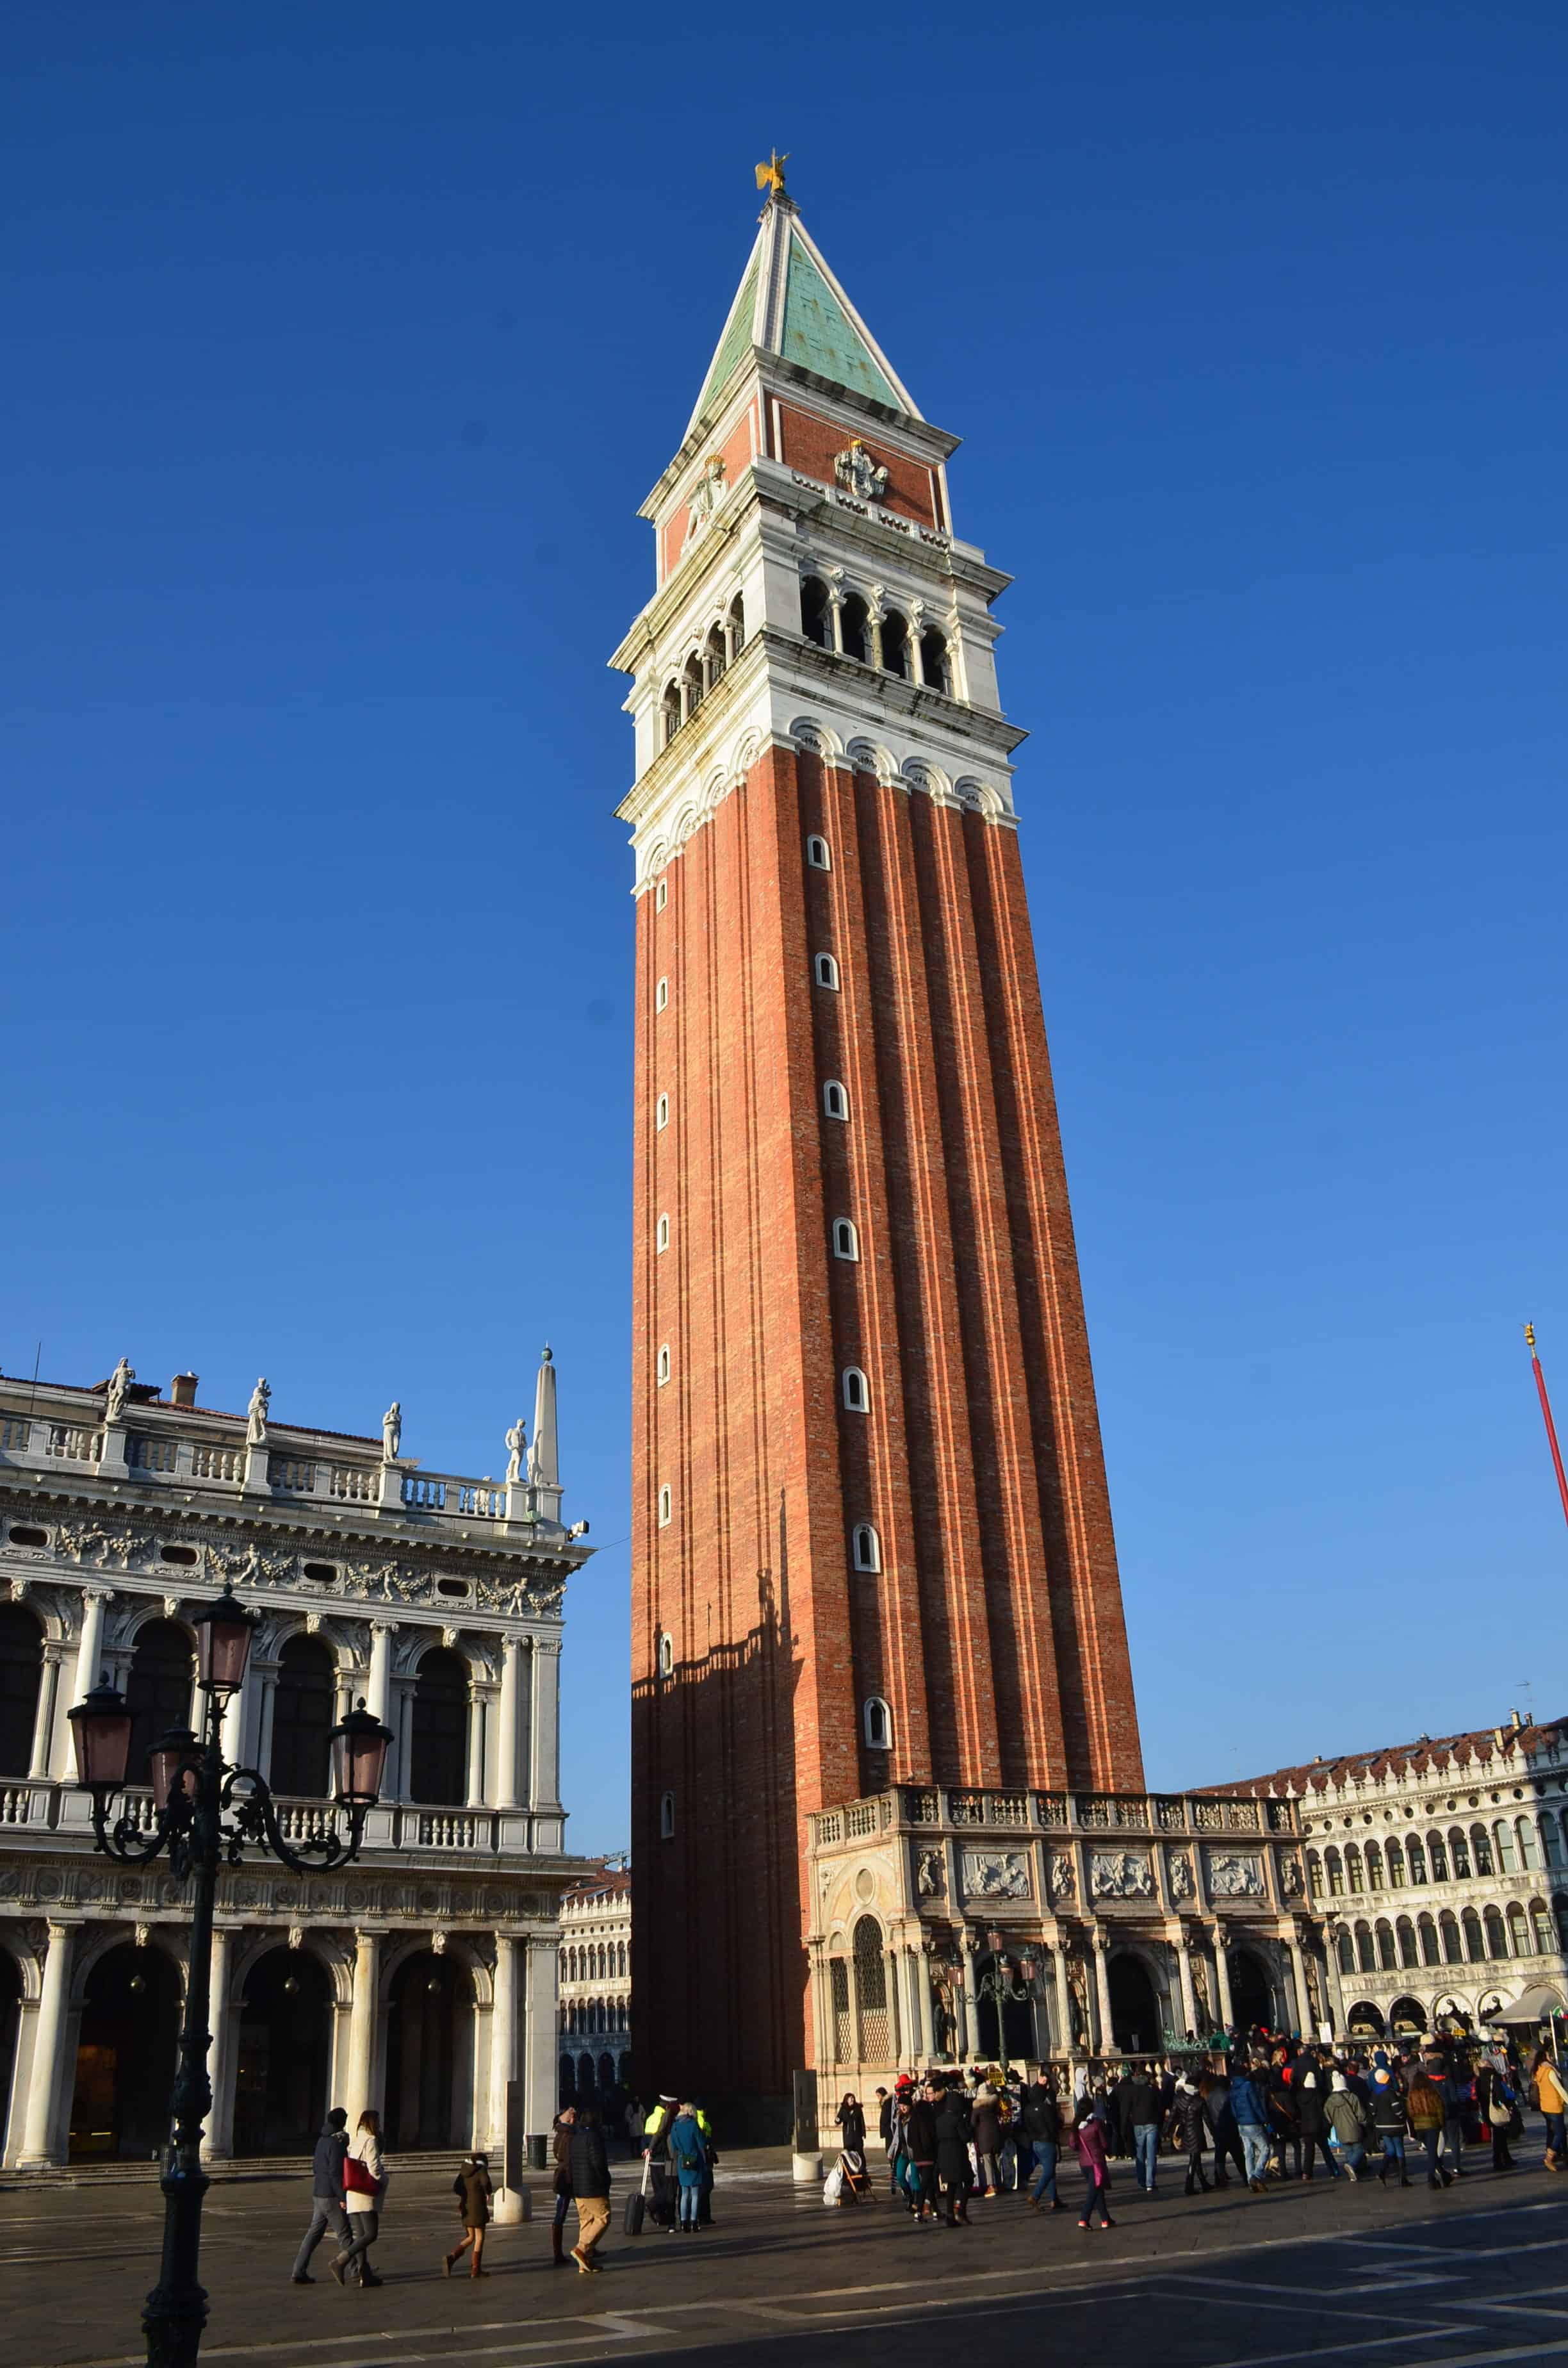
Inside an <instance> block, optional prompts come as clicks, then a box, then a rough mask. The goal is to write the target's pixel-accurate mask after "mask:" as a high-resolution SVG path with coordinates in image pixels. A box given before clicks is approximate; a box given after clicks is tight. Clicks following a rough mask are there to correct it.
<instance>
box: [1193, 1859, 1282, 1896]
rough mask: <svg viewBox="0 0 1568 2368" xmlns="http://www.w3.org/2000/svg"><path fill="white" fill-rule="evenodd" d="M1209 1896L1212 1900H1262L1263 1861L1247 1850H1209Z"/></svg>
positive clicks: (1264, 1890)
mask: <svg viewBox="0 0 1568 2368" xmlns="http://www.w3.org/2000/svg"><path fill="white" fill-rule="evenodd" d="M1207 1857H1208V1863H1209V1895H1210V1898H1211V1899H1261V1898H1262V1897H1263V1896H1264V1895H1265V1892H1266V1889H1267V1885H1266V1884H1265V1883H1264V1880H1263V1861H1262V1860H1261V1858H1258V1857H1256V1855H1255V1854H1254V1853H1253V1852H1252V1851H1250V1850H1209V1851H1208V1853H1207Z"/></svg>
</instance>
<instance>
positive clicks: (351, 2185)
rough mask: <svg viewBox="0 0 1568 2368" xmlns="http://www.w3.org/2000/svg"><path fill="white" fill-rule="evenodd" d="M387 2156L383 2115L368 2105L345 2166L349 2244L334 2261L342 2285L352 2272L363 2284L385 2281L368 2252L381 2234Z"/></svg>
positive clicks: (345, 2197) (344, 2200)
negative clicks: (379, 2275) (382, 2147)
mask: <svg viewBox="0 0 1568 2368" xmlns="http://www.w3.org/2000/svg"><path fill="white" fill-rule="evenodd" d="M386 2165H387V2158H386V2156H385V2155H384V2153H383V2152H382V2150H381V2115H380V2113H377V2112H371V2111H369V2108H367V2110H366V2111H365V2112H362V2113H361V2114H360V2116H359V2126H358V2129H357V2130H356V2132H355V2134H354V2143H353V2145H352V2146H350V2147H349V2149H348V2153H347V2158H346V2159H345V2162H344V2165H343V2202H344V2206H345V2208H346V2210H347V2214H348V2243H347V2247H346V2248H345V2249H344V2250H343V2251H342V2252H341V2253H339V2254H338V2256H337V2258H336V2260H335V2261H334V2262H333V2264H332V2274H333V2276H334V2277H335V2279H336V2280H337V2283H338V2284H339V2285H343V2284H345V2283H347V2278H348V2275H349V2273H350V2271H352V2273H353V2275H354V2277H355V2278H356V2279H357V2281H358V2283H359V2284H360V2285H362V2286H379V2285H381V2283H383V2281H382V2280H381V2278H379V2277H377V2275H376V2273H375V2271H374V2270H372V2269H371V2267H370V2262H369V2251H370V2248H371V2246H372V2245H373V2244H374V2243H375V2241H376V2238H377V2237H379V2236H380V2234H381V2206H382V2204H383V2203H384V2202H385V2200H386V2192H387V2180H388V2177H389V2173H388V2170H387V2167H386Z"/></svg>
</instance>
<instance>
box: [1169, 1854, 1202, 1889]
mask: <svg viewBox="0 0 1568 2368" xmlns="http://www.w3.org/2000/svg"><path fill="white" fill-rule="evenodd" d="M1166 1864H1167V1866H1168V1867H1169V1869H1170V1879H1171V1897H1172V1898H1173V1899H1196V1897H1197V1896H1198V1885H1197V1884H1196V1883H1195V1882H1194V1880H1193V1874H1192V1860H1191V1857H1190V1856H1189V1854H1188V1853H1187V1851H1186V1850H1172V1851H1171V1852H1170V1855H1169V1857H1168V1859H1167V1861H1166Z"/></svg>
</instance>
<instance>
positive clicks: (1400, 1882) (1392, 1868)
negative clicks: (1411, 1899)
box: [1388, 1842, 1421, 1891]
mask: <svg viewBox="0 0 1568 2368" xmlns="http://www.w3.org/2000/svg"><path fill="white" fill-rule="evenodd" d="M1411 1847H1412V1849H1415V1850H1419V1849H1420V1847H1421V1845H1420V1844H1419V1842H1415V1843H1412V1845H1411ZM1388 1870H1389V1889H1390V1890H1391V1891H1403V1888H1404V1852H1403V1850H1401V1848H1400V1846H1399V1844H1398V1843H1397V1842H1390V1844H1389V1846H1388Z"/></svg>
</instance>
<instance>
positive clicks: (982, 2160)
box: [823, 2039, 1568, 2229]
mask: <svg viewBox="0 0 1568 2368" xmlns="http://www.w3.org/2000/svg"><path fill="white" fill-rule="evenodd" d="M1527 2099H1528V2101H1529V2102H1530V2103H1531V2104H1533V2105H1534V2106H1535V2107H1536V2109H1537V2110H1538V2111H1539V2112H1540V2113H1541V2114H1542V2116H1543V2117H1544V2120H1545V2123H1546V2157H1545V2167H1546V2169H1548V2170H1552V2171H1561V2170H1563V2169H1568V2140H1565V2135H1564V2117H1565V2116H1568V2085H1565V2082H1564V2078H1563V2076H1562V2074H1561V2073H1560V2072H1559V2069H1558V2066H1557V2065H1556V2063H1555V2061H1554V2060H1553V2058H1552V2056H1551V2054H1550V2053H1549V2052H1547V2051H1546V2050H1544V2049H1542V2050H1539V2051H1537V2053H1536V2055H1535V2056H1534V2059H1533V2061H1532V2062H1531V2063H1530V2064H1529V2066H1528V2068H1527V2067H1525V2066H1523V2065H1522V2064H1521V2062H1520V2059H1519V2057H1518V2055H1517V2052H1516V2051H1515V2050H1514V2049H1513V2048H1512V2047H1511V2046H1510V2045H1509V2044H1507V2043H1506V2042H1505V2041H1501V2040H1499V2041H1497V2042H1494V2043H1489V2044H1486V2045H1484V2046H1482V2047H1479V2048H1473V2049H1472V2048H1471V2047H1470V2046H1468V2045H1461V2044H1458V2043H1456V2042H1453V2041H1449V2040H1436V2039H1434V2040H1423V2041H1421V2042H1420V2043H1418V2044H1415V2045H1414V2046H1407V2047H1405V2048H1403V2049H1401V2048H1400V2047H1398V2046H1393V2045H1391V2046H1386V2047H1385V2046H1374V2047H1371V2048H1369V2049H1365V2050H1335V2049H1332V2048H1329V2047H1326V2046H1324V2047H1319V2046H1313V2045H1303V2044H1300V2043H1299V2042H1296V2041H1293V2040H1285V2039H1277V2040H1273V2041H1272V2042H1265V2043H1264V2044H1260V2045H1258V2046H1257V2047H1256V2049H1254V2050H1248V2049H1247V2048H1245V2047H1243V2048H1242V2049H1240V2050H1238V2051H1237V2052H1236V2053H1234V2054H1233V2055H1228V2056H1226V2057H1225V2058H1224V2059H1223V2061H1222V2062H1217V2061H1216V2059H1214V2058H1209V2059H1200V2058H1193V2057H1187V2058H1177V2059H1175V2060H1173V2061H1171V2062H1168V2063H1158V2062H1156V2063H1153V2064H1151V2063H1149V2062H1147V2061H1145V2062H1142V2063H1132V2064H1124V2065H1122V2066H1119V2067H1116V2066H1112V2067H1109V2068H1108V2069H1106V2070H1102V2071H1099V2072H1096V2070H1095V2069H1094V2067H1092V2066H1089V2065H1080V2066H1076V2067H1075V2068H1074V2074H1073V2076H1072V2079H1071V2081H1070V2082H1069V2081H1068V2080H1067V2079H1066V2078H1060V2079H1059V2078H1058V2076H1057V2075H1056V2074H1055V2073H1054V2072H1053V2071H1051V2068H1050V2067H1049V2066H1043V2067H1042V2068H1041V2069H1040V2073H1039V2074H1038V2076H1037V2078H1035V2079H1034V2080H1032V2081H1029V2082H1027V2083H1023V2082H1018V2081H1015V2080H1011V2079H1009V2078H1006V2077H1005V2075H1004V2074H1003V2072H1002V2071H1001V2070H999V2069H998V2067H997V2066H995V2065H991V2066H978V2065H977V2066H973V2067H972V2068H971V2070H970V2071H969V2072H968V2073H967V2074H966V2073H965V2072H963V2071H961V2070H958V2071H938V2072H932V2073H927V2074H926V2075H924V2076H922V2077H919V2078H917V2077H916V2076H915V2075H914V2074H912V2073H903V2074H901V2075H900V2076H899V2078H898V2079H897V2080H896V2082H895V2084H894V2086H893V2088H892V2089H891V2090H890V2089H884V2088H879V2089H878V2090H877V2091H876V2096H875V2099H874V2100H873V2102H874V2105H875V2109H876V2112H877V2121H878V2129H879V2134H880V2135H881V2144H882V2148H883V2154H884V2157H885V2162H886V2167H887V2174H888V2180H889V2184H890V2188H891V2192H892V2198H893V2200H894V2201H895V2202H896V2203H903V2207H904V2209H905V2210H906V2211H907V2212H908V2213H909V2214H911V2215H912V2217H914V2218H915V2219H917V2220H920V2221H923V2222H925V2223H926V2224H927V2225H937V2224H943V2225H946V2226H949V2227H960V2226H961V2227H967V2226H971V2225H972V2223H971V2220H970V2209H969V2207H970V2205H971V2203H991V2202H996V2201H999V2200H1000V2199H1001V2198H1002V2197H1003V2196H1004V2195H1006V2194H1009V2193H1016V2194H1017V2195H1020V2196H1022V2197H1024V2198H1025V2199H1026V2200H1027V2202H1028V2203H1029V2204H1030V2205H1031V2206H1032V2207H1033V2208H1034V2209H1035V2210H1037V2211H1045V2212H1061V2211H1063V2210H1065V2209H1066V2208H1067V2207H1066V2206H1065V2205H1064V2204H1063V2203H1062V2197H1061V2195H1060V2193H1059V2192H1058V2177H1059V2174H1060V2173H1061V2171H1062V2169H1064V2168H1065V2169H1072V2168H1075V2169H1077V2170H1078V2171H1079V2173H1080V2174H1081V2176H1082V2183H1083V2194H1084V2202H1083V2211H1082V2216H1081V2218H1080V2219H1079V2222H1078V2226H1080V2227H1081V2228H1085V2229H1088V2228H1096V2227H1099V2228H1108V2227H1110V2226H1113V2225H1114V2224H1113V2222H1112V2220H1111V2217H1110V2211H1109V2196H1110V2192H1111V2186H1112V2169H1111V2166H1112V2163H1113V2161H1115V2160H1117V2159H1118V2158H1119V2159H1121V2160H1124V2161H1128V2162H1130V2163H1131V2171H1132V2190H1133V2192H1134V2193H1142V2194H1147V2195H1153V2193H1154V2192H1155V2188H1156V2184H1157V2181H1158V2177H1159V2171H1160V2166H1161V2161H1162V2157H1165V2159H1166V2160H1167V2161H1169V2163H1170V2167H1171V2169H1173V2170H1178V2169H1179V2170H1180V2172H1181V2173H1182V2175H1183V2192H1184V2193H1185V2194H1187V2195H1197V2194H1199V2193H1201V2194H1207V2193H1208V2192H1210V2187H1225V2186H1227V2185H1229V2184H1230V2181H1231V2179H1232V2175H1233V2173H1234V2175H1235V2177H1236V2178H1237V2180H1240V2181H1241V2182H1243V2183H1244V2184H1245V2186H1246V2187H1247V2188H1248V2190H1249V2191H1250V2192H1252V2193H1254V2194H1258V2195H1261V2194H1263V2193H1265V2192H1267V2188H1268V2186H1269V2184H1270V2183H1271V2182H1273V2181H1279V2180H1311V2179H1312V2177H1313V2176H1314V2173H1315V2170H1316V2168H1317V2166H1318V2164H1319V2163H1320V2162H1321V2164H1322V2166H1323V2169H1324V2173H1325V2174H1326V2176H1327V2177H1328V2178H1330V2179H1334V2180H1338V2179H1345V2180H1349V2181H1350V2182H1351V2183H1352V2184H1355V2183H1357V2182H1358V2181H1360V2180H1372V2179H1376V2180H1377V2181H1378V2183H1379V2185H1380V2186H1384V2187H1386V2186H1387V2185H1389V2184H1390V2182H1391V2181H1392V2183H1394V2184H1396V2185H1398V2186H1401V2187H1408V2186H1410V2185H1411V2183H1412V2182H1411V2177H1410V2172H1411V2168H1412V2165H1413V2164H1414V2165H1415V2167H1417V2169H1424V2170H1425V2175H1426V2183H1427V2185H1428V2186H1429V2187H1432V2188H1437V2189H1443V2188H1447V2187H1449V2186H1450V2185H1451V2184H1452V2183H1453V2181H1454V2180H1456V2179H1460V2178H1462V2177H1463V2176H1464V2175H1465V2171H1466V2167H1467V2166H1466V2160H1465V2156H1466V2150H1467V2148H1471V2149H1473V2148H1475V2147H1477V2146H1483V2145H1484V2146H1488V2147H1489V2148H1490V2156H1491V2165H1492V2169H1493V2170H1494V2171H1497V2172H1505V2171H1509V2170H1512V2169H1514V2158H1513V2156H1512V2154H1511V2153H1510V2151H1509V2141H1510V2139H1511V2138H1517V2136H1518V2135H1520V2132H1521V2130H1522V2127H1523V2118H1522V2107H1523V2104H1524V2102H1525V2101H1526V2100H1527ZM837 2125H838V2131H839V2140H840V2145H839V2153H838V2158H837V2161H836V2162H835V2164H834V2165H833V2167H832V2169H830V2170H829V2172H828V2175H827V2178H826V2180H824V2191H823V2198H824V2203H837V2204H841V2205H852V2204H854V2203H861V2202H869V2201H871V2200H872V2199H873V2197H874V2193H875V2189H874V2186H873V2182H872V2180H871V2175H870V2170H869V2163H868V2159H867V2154H866V2141H867V2120H866V2112H865V2109H864V2108H863V2107H862V2105H861V2103H860V2101H859V2100H858V2098H857V2097H855V2096H854V2095H852V2094H851V2095H846V2097H845V2098H844V2100H843V2101H842V2103H841V2104H840V2106H839V2108H838V2112H837ZM1475 2160H1476V2157H1475V2155H1474V2153H1473V2152H1472V2153H1471V2167H1473V2166H1474V2163H1475Z"/></svg>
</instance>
